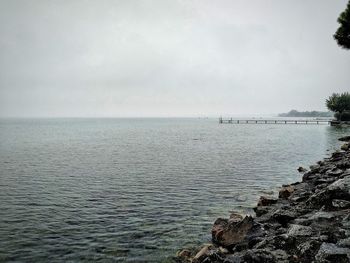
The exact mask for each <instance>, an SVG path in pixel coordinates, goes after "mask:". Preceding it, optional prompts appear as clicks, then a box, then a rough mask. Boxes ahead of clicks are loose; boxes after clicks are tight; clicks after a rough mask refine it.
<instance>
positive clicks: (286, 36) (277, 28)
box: [0, 0, 350, 117]
mask: <svg viewBox="0 0 350 263" xmlns="http://www.w3.org/2000/svg"><path fill="white" fill-rule="evenodd" d="M346 2H347V1H346V0H337V1H326V0H322V1H320V0H309V1H304V0H293V1H279V0H264V1H261V0H251V1H246V0H244V1H243V0H240V1H231V0H221V1H210V0H192V1H189V0H182V1H180V0H177V1H176V0H153V1H151V0H147V1H146V0H139V1H137V0H128V1H112V0H111V1H106V0H105V1H104V0H102V1H86V0H85V1H83V0H81V1H71V0H70V1H63V0H61V1H46V0H42V1H39V0H33V1H20V0H2V1H1V2H0V36H1V38H0V57H1V60H0V115H1V116H117V117H118V116H198V115H212V116H216V115H221V114H223V115H225V114H227V115H230V114H255V113H262V114H266V113H277V112H282V111H287V110H289V109H291V108H297V109H300V110H313V109H315V110H324V109H325V108H324V99H325V97H327V96H328V95H329V94H331V93H332V92H341V91H346V90H349V89H350V88H349V83H350V74H349V69H350V59H349V58H350V53H349V52H347V51H345V50H342V49H341V48H339V47H338V46H337V45H336V43H335V41H334V40H333V39H332V34H333V33H334V32H335V30H336V28H337V27H338V24H337V22H336V19H337V17H338V15H339V13H340V12H341V11H342V10H343V9H344V8H345V6H346Z"/></svg>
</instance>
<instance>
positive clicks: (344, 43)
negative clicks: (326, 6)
mask: <svg viewBox="0 0 350 263" xmlns="http://www.w3.org/2000/svg"><path fill="white" fill-rule="evenodd" d="M338 23H339V24H340V27H339V28H338V30H337V32H335V34H334V38H335V40H336V41H337V43H338V45H339V46H341V47H342V48H345V49H350V1H349V2H348V5H347V7H346V9H345V10H344V12H342V13H341V14H340V15H339V17H338Z"/></svg>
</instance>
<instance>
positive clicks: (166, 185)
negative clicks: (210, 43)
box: [0, 119, 349, 262]
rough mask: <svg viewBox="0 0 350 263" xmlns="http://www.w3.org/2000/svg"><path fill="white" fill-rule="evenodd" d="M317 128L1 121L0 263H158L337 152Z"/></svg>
mask: <svg viewBox="0 0 350 263" xmlns="http://www.w3.org/2000/svg"><path fill="white" fill-rule="evenodd" d="M347 132H349V130H346V129H336V128H334V127H329V126H326V125H318V126H317V125H251V124H248V125H244V124H242V125H219V124H218V121H217V120H216V119H35V120H34V119H33V120H15V119H8V120H1V121H0V261H18V262H62V261H71V262H84V261H85V262H91V261H100V262H123V261H126V262H163V261H166V260H167V259H168V258H169V257H170V256H172V255H173V254H174V253H175V252H176V250H177V249H179V248H181V247H184V246H190V245H194V244H198V243H202V242H206V241H209V240H210V227H211V224H212V223H213V221H214V220H215V219H216V218H217V217H218V216H228V214H229V211H231V210H241V211H242V210H243V211H247V212H249V211H250V209H251V208H252V207H253V206H254V205H255V204H256V201H257V199H258V197H259V196H260V195H262V194H266V193H270V192H271V191H274V192H276V188H277V187H278V186H280V185H281V184H285V183H288V182H294V181H296V180H300V175H299V174H298V173H297V171H296V168H297V167H298V166H300V165H304V166H306V165H310V164H312V163H314V162H315V161H317V160H320V159H321V158H323V157H326V156H327V150H332V149H334V148H336V147H338V146H339V143H338V142H337V138H338V137H340V136H342V135H344V134H346V133H347Z"/></svg>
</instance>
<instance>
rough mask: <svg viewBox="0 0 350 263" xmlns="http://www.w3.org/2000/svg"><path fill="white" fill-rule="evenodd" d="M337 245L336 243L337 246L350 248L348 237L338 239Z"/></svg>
mask: <svg viewBox="0 0 350 263" xmlns="http://www.w3.org/2000/svg"><path fill="white" fill-rule="evenodd" d="M337 245H338V246H339V247H347V248H350V237H348V238H345V239H341V240H339V241H338V242H337Z"/></svg>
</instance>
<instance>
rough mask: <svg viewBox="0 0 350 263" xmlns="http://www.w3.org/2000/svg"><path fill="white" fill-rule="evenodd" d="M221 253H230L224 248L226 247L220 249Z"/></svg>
mask: <svg viewBox="0 0 350 263" xmlns="http://www.w3.org/2000/svg"><path fill="white" fill-rule="evenodd" d="M219 251H220V252H221V253H222V254H227V253H228V249H226V248H224V247H219Z"/></svg>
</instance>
